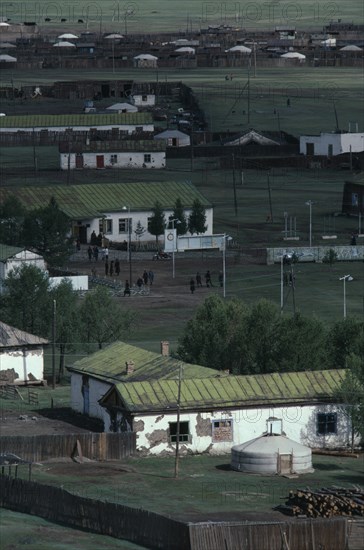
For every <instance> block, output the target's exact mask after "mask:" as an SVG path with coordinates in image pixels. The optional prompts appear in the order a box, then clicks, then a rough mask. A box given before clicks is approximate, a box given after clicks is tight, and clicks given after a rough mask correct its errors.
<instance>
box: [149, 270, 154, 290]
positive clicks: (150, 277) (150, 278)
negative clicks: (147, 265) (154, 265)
mask: <svg viewBox="0 0 364 550" xmlns="http://www.w3.org/2000/svg"><path fill="white" fill-rule="evenodd" d="M148 279H149V284H150V286H152V284H153V281H154V272H153V271H152V270H151V269H150V270H149V271H148Z"/></svg>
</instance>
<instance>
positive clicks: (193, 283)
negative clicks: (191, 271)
mask: <svg viewBox="0 0 364 550" xmlns="http://www.w3.org/2000/svg"><path fill="white" fill-rule="evenodd" d="M204 279H205V285H206V287H207V288H210V287H213V286H214V285H213V284H212V280H211V273H210V270H209V269H208V270H207V271H206V273H205V275H204ZM223 285H224V276H223V274H222V273H221V272H220V273H219V286H220V287H222V286H223ZM202 287H203V284H202V276H201V273H200V272H199V271H197V273H196V279H195V278H194V277H191V279H190V291H191V294H193V293H194V292H195V290H196V288H202Z"/></svg>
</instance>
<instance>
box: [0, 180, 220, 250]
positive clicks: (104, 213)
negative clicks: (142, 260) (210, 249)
mask: <svg viewBox="0 0 364 550" xmlns="http://www.w3.org/2000/svg"><path fill="white" fill-rule="evenodd" d="M9 196H16V197H17V198H18V200H19V201H20V202H21V203H22V204H23V206H24V208H26V209H27V210H32V209H37V208H43V207H45V206H47V205H48V204H49V201H50V199H51V198H52V197H54V198H55V199H56V201H57V204H58V206H59V208H60V209H61V210H62V211H63V212H64V213H65V214H66V215H67V216H68V217H69V218H70V220H71V222H72V230H73V236H74V237H75V238H79V239H80V240H81V242H82V243H89V242H90V238H91V233H92V232H93V231H95V233H96V235H98V234H99V233H102V234H104V236H105V237H106V238H108V239H109V240H110V241H112V242H123V241H125V240H128V236H129V231H130V236H131V240H132V241H133V240H136V235H135V233H134V230H135V228H136V227H137V224H138V222H140V224H141V225H142V226H143V227H144V228H145V229H146V231H145V233H144V234H143V235H142V236H141V239H140V240H141V241H145V242H146V241H154V242H155V236H153V235H151V234H150V233H149V231H148V230H147V228H148V224H149V220H150V218H151V216H152V208H153V206H154V204H155V203H156V201H158V202H159V203H160V204H161V206H162V208H163V210H164V214H165V219H166V221H167V220H168V218H169V216H171V215H172V214H173V210H174V205H175V203H176V200H177V199H180V200H181V202H182V204H183V205H184V212H185V215H186V217H188V216H189V214H190V213H191V210H192V205H193V202H194V201H195V200H196V199H197V200H199V201H200V203H201V204H202V206H203V207H204V209H205V213H206V226H207V229H206V234H207V235H211V234H212V233H213V207H212V204H211V203H210V202H209V201H208V200H207V199H206V198H205V197H204V196H203V195H202V194H201V193H200V192H199V191H198V189H197V188H196V187H194V186H193V185H192V184H190V183H186V182H182V183H181V182H174V181H170V182H163V183H156V182H133V183H102V184H83V185H68V186H67V185H52V186H47V187H28V186H27V187H19V188H5V187H3V188H0V204H1V203H2V202H4V201H5V200H6V198H8V197H9ZM163 238H164V236H163V235H161V238H160V241H161V246H162V245H163Z"/></svg>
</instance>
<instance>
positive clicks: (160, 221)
mask: <svg viewBox="0 0 364 550" xmlns="http://www.w3.org/2000/svg"><path fill="white" fill-rule="evenodd" d="M165 226H166V219H165V215H164V211H163V208H162V205H161V204H160V203H159V202H158V201H157V202H156V203H155V204H154V206H153V208H152V216H151V218H150V220H149V226H148V230H149V233H151V235H155V240H156V243H157V246H158V238H159V236H160V235H163V233H164V228H165Z"/></svg>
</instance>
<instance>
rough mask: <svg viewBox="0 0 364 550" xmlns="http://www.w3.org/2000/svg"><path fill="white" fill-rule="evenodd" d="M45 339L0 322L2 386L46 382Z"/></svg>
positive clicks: (0, 377) (0, 372) (0, 378)
mask: <svg viewBox="0 0 364 550" xmlns="http://www.w3.org/2000/svg"><path fill="white" fill-rule="evenodd" d="M48 343H49V342H48V340H45V339H44V338H40V337H39V336H35V335H34V334H29V333H28V332H25V331H23V330H19V329H17V328H15V327H11V326H10V325H7V324H6V323H3V322H2V321H0V384H27V383H30V382H33V383H35V382H43V380H44V346H45V345H47V344H48Z"/></svg>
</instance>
